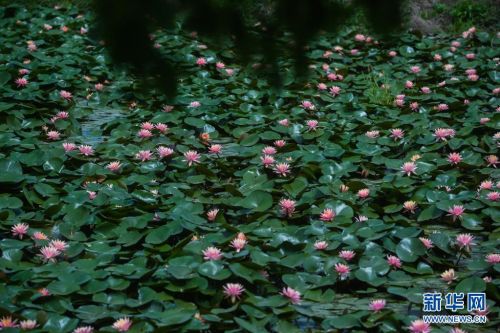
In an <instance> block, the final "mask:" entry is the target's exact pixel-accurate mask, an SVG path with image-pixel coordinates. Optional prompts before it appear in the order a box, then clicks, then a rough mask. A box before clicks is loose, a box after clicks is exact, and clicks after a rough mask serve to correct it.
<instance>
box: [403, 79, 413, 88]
mask: <svg viewBox="0 0 500 333" xmlns="http://www.w3.org/2000/svg"><path fill="white" fill-rule="evenodd" d="M413 86H414V83H413V82H411V81H410V80H407V81H406V82H405V88H406V89H411V88H413Z"/></svg>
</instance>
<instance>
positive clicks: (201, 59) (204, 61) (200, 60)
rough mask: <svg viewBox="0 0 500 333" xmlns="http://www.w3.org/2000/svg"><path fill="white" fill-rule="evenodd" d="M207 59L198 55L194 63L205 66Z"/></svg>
mask: <svg viewBox="0 0 500 333" xmlns="http://www.w3.org/2000/svg"><path fill="white" fill-rule="evenodd" d="M207 63H208V62H207V59H205V58H203V57H200V58H198V59H196V64H197V65H198V66H205V65H206V64H207Z"/></svg>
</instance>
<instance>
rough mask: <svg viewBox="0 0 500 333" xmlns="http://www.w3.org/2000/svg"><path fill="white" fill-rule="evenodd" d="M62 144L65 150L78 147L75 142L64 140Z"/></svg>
mask: <svg viewBox="0 0 500 333" xmlns="http://www.w3.org/2000/svg"><path fill="white" fill-rule="evenodd" d="M62 145H63V148H64V151H65V152H69V151H73V150H75V149H76V145H75V144H74V143H69V142H64V143H63V144H62Z"/></svg>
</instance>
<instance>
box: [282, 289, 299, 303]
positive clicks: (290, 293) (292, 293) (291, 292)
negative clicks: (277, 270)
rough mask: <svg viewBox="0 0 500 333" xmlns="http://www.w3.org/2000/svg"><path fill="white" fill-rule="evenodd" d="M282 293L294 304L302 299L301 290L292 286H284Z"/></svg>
mask: <svg viewBox="0 0 500 333" xmlns="http://www.w3.org/2000/svg"><path fill="white" fill-rule="evenodd" d="M280 295H283V296H285V297H288V298H289V299H290V302H292V304H299V303H300V301H301V299H300V292H298V291H297V290H295V289H292V288H290V287H286V288H283V290H282V291H281V293H280Z"/></svg>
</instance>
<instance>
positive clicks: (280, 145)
mask: <svg viewBox="0 0 500 333" xmlns="http://www.w3.org/2000/svg"><path fill="white" fill-rule="evenodd" d="M274 145H275V146H276V147H278V148H283V147H284V146H285V145H286V141H285V140H276V141H274Z"/></svg>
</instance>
